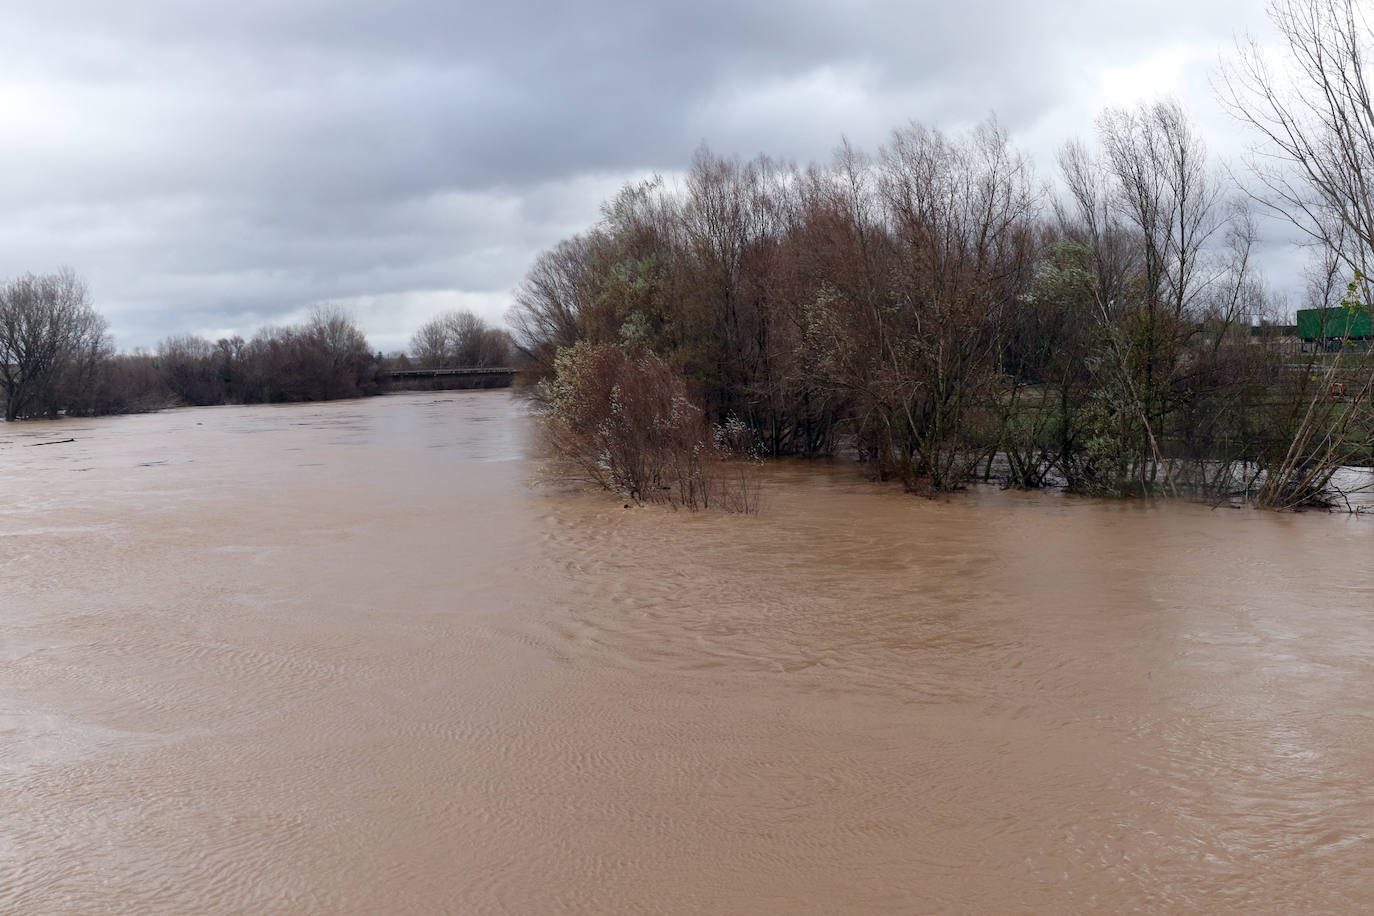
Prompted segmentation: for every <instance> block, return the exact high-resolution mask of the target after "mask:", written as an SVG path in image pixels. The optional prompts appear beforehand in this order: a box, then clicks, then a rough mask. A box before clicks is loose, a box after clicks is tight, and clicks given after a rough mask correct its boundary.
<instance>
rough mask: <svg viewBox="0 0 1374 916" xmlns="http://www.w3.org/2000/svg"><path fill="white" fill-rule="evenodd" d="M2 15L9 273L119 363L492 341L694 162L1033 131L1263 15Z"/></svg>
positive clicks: (818, 8) (779, 7)
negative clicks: (522, 291) (571, 258)
mask: <svg viewBox="0 0 1374 916" xmlns="http://www.w3.org/2000/svg"><path fill="white" fill-rule="evenodd" d="M12 6H14V7H15V8H13V9H7V10H6V13H7V21H6V26H7V27H6V29H5V30H4V33H3V34H0V60H3V61H4V64H3V65H0V113H3V116H4V117H5V119H6V121H7V122H8V123H7V127H8V128H9V129H8V130H7V131H6V133H7V143H6V144H4V145H3V146H0V169H3V170H4V174H6V176H7V177H8V178H9V179H10V180H9V181H8V182H6V183H5V185H4V186H0V207H3V208H4V212H6V213H7V214H8V218H7V220H6V221H5V222H4V224H3V225H0V273H8V274H13V273H19V272H22V271H25V270H44V269H50V268H51V267H53V266H55V265H56V264H59V263H69V264H71V265H73V266H74V267H76V268H77V269H78V270H79V271H81V272H83V273H84V274H86V275H87V277H88V278H89V279H90V281H91V285H92V287H93V289H94V290H95V293H96V296H97V299H98V304H99V305H100V306H101V308H102V309H103V310H104V311H105V312H106V313H107V314H108V315H109V316H110V317H111V320H112V322H113V324H114V325H115V328H116V331H117V332H118V333H119V337H120V341H121V343H124V344H126V345H135V344H140V345H150V344H151V343H153V342H154V341H155V340H156V339H157V338H158V337H160V336H163V335H164V334H166V333H173V332H178V331H182V330H187V329H192V328H204V327H211V326H213V327H216V328H237V329H242V330H251V326H252V325H253V324H254V323H259V322H261V321H263V320H272V318H273V316H282V315H288V314H292V313H294V312H297V311H299V310H300V309H301V308H302V307H304V306H305V305H307V304H308V303H310V302H313V301H320V300H324V299H341V300H358V301H367V302H369V303H372V305H371V306H369V308H370V311H369V320H370V321H374V322H376V325H375V326H369V327H368V330H369V332H370V333H372V334H373V335H374V336H378V337H385V338H387V339H391V340H399V339H402V336H403V332H404V335H408V333H409V329H403V328H401V327H400V325H399V323H400V322H401V321H411V320H414V318H415V310H416V309H422V308H425V307H440V304H441V302H442V301H450V300H452V299H453V297H454V296H459V295H470V296H471V297H472V298H470V300H467V301H473V302H480V303H483V306H482V307H483V308H486V309H487V310H488V315H487V317H489V318H499V312H500V309H499V307H498V306H497V305H495V304H494V303H496V302H497V301H498V300H500V298H501V296H502V294H505V293H507V292H508V291H509V290H510V289H511V288H512V287H513V286H514V285H515V284H516V283H517V282H518V281H519V279H520V276H521V274H522V273H523V270H524V268H525V266H526V265H527V264H528V263H529V260H530V259H531V258H532V256H533V255H534V254H535V253H536V252H537V251H538V250H539V249H540V248H542V247H545V246H547V245H549V244H552V243H553V242H554V241H556V240H557V239H558V238H559V237H561V236H563V235H566V234H567V233H568V232H570V231H575V230H577V229H580V228H582V227H585V226H586V225H587V224H588V223H590V222H591V221H592V220H594V219H595V217H596V214H597V206H598V204H599V202H600V201H601V200H602V199H603V198H604V197H605V196H606V195H607V194H608V193H610V192H612V191H613V190H614V188H615V187H616V185H617V184H618V183H619V182H620V181H621V180H624V179H628V178H630V177H633V176H636V175H640V174H643V173H646V172H651V171H655V170H659V171H665V172H672V171H674V170H677V169H680V168H682V167H683V166H684V164H685V163H686V162H687V160H688V159H689V157H690V155H691V154H692V151H693V150H694V149H695V147H696V146H697V145H698V144H699V143H700V142H701V141H703V140H705V141H707V142H708V143H709V144H710V145H711V146H712V147H713V148H715V149H717V150H719V151H722V152H726V153H739V154H742V155H746V156H747V155H752V154H754V153H756V152H767V153H770V154H773V155H776V156H779V157H781V158H784V159H795V160H801V161H806V160H810V159H817V158H822V159H823V158H826V157H827V156H828V155H829V153H830V151H831V150H832V149H833V148H834V146H835V145H836V144H837V143H838V141H839V139H840V137H841V135H844V134H847V135H849V136H850V137H851V138H852V139H854V140H855V141H856V142H857V143H859V144H860V145H862V146H866V147H869V148H871V147H872V146H874V145H876V144H877V143H880V142H881V141H882V140H883V138H884V137H885V136H886V135H887V134H888V132H889V131H890V130H891V129H892V128H893V127H895V126H898V125H899V124H901V123H904V122H905V121H906V120H907V119H909V118H916V119H919V120H922V121H925V122H928V123H934V124H939V125H942V126H946V127H957V126H959V125H961V124H966V123H969V122H971V121H975V120H979V119H981V118H982V117H984V116H985V115H987V114H988V113H989V112H991V111H996V112H997V114H998V116H999V118H1000V119H1001V120H1002V121H1003V123H1004V124H1006V125H1007V126H1008V127H1010V128H1011V129H1012V130H1013V131H1016V132H1023V131H1024V132H1031V133H1033V132H1034V130H1035V128H1036V125H1037V124H1040V123H1041V122H1042V121H1043V120H1044V118H1045V117H1046V116H1047V112H1050V111H1052V110H1062V109H1063V108H1064V106H1065V105H1068V104H1071V103H1072V102H1073V100H1076V99H1080V98H1082V97H1083V96H1084V95H1085V94H1086V93H1088V92H1089V91H1091V86H1088V85H1086V84H1085V80H1086V79H1088V78H1090V77H1091V74H1093V73H1095V72H1096V71H1097V70H1099V69H1100V68H1101V67H1103V66H1106V65H1109V64H1111V63H1113V62H1116V61H1129V60H1132V59H1135V58H1138V57H1139V56H1141V55H1142V54H1145V53H1148V51H1149V50H1150V49H1152V48H1157V47H1161V46H1163V45H1165V44H1166V43H1169V42H1175V41H1180V40H1186V41H1192V42H1202V43H1207V42H1214V43H1219V42H1224V41H1226V40H1227V36H1228V35H1229V34H1230V31H1231V30H1232V28H1233V27H1234V26H1233V24H1234V23H1236V22H1245V21H1248V20H1254V19H1257V18H1258V12H1257V10H1256V7H1255V4H1254V3H1250V2H1240V0H1236V2H1234V3H1227V4H1203V5H1198V4H1192V5H1185V4H1182V3H1173V2H1172V0H1171V2H1170V3H1156V4H1144V3H1139V4H1126V5H1118V6H1116V7H1114V8H1113V10H1112V21H1111V22H1105V21H1103V19H1104V13H1103V12H1102V11H1103V7H1101V6H1100V5H1098V4H1088V3H1084V2H1060V3H1055V4H1035V5H1022V4H1006V3H1003V2H991V0H979V2H973V3H966V4H962V5H957V6H956V5H952V4H934V3H922V4H912V3H901V2H882V0H868V2H854V3H845V4H836V3H818V2H800V3H788V4H780V3H739V2H738V0H735V2H728V3H727V2H723V0H710V2H700V3H683V4H677V3H675V4H648V3H643V2H629V0H621V2H600V3H589V4H566V3H548V2H536V0H524V2H516V3H508V4H502V5H496V4H480V5H479V4H453V3H447V2H436V0H400V2H393V3H389V4H385V5H384V4H378V3H364V2H358V0H346V2H325V0H307V2H300V0H298V2H293V3H281V2H278V0H273V2H265V0H244V2H238V3H234V4H185V3H182V2H172V0H127V2H125V3H122V4H109V3H105V2H92V0H78V2H68V3H56V2H54V3H49V4H43V5H30V4H22V5H12ZM1197 6H1202V7H1205V8H1203V9H1197V8H1195V7H1197ZM1171 7H1172V9H1173V10H1174V11H1176V12H1178V15H1170V14H1169V10H1170V8H1171ZM1185 11H1186V15H1183V13H1184V12H1185ZM1079 129H1080V131H1081V132H1085V133H1086V132H1087V131H1089V130H1090V129H1091V124H1090V123H1084V124H1082V125H1080V128H1079ZM1060 139H1062V138H1060ZM1046 164H1047V163H1045V162H1043V161H1042V166H1044V165H1046ZM426 290H428V291H434V292H435V295H434V296H427V295H422V294H423V293H424V292H425V291H426ZM442 291H451V293H452V295H451V296H450V298H449V299H448V300H445V299H443V296H441V295H439V294H440V293H441V292H442ZM360 297H361V298H360ZM368 297H370V298H368ZM388 297H391V298H388ZM396 297H403V298H401V299H397V298H396ZM404 297H408V298H404ZM436 297H437V298H436ZM402 301H403V302H404V303H406V305H405V307H404V309H401V308H400V307H399V306H398V307H397V308H398V312H397V315H396V317H395V319H394V320H392V321H390V322H389V319H388V318H387V317H386V309H387V308H388V307H389V306H388V305H387V303H390V302H402ZM388 322H389V323H388Z"/></svg>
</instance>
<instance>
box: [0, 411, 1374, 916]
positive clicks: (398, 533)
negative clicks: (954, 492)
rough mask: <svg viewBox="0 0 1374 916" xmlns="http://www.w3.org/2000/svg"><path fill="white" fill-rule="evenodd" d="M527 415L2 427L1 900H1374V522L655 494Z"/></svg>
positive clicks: (1264, 908) (1202, 906)
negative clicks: (586, 478) (570, 481)
mask: <svg viewBox="0 0 1374 916" xmlns="http://www.w3.org/2000/svg"><path fill="white" fill-rule="evenodd" d="M528 432H529V427H528V420H527V419H526V418H525V417H524V416H523V413H522V409H521V407H520V405H519V404H518V402H515V401H513V400H512V399H511V398H510V397H509V395H508V394H507V393H505V392H472V393H467V392H452V393H438V394H435V393H429V394H412V395H396V396H391V397H387V398H379V399H373V400H369V401H365V402H347V403H336V404H327V405H306V406H290V407H259V408H240V407H227V408H212V409H200V410H182V411H173V412H168V413H163V414H156V415H149V416H136V417H123V418H113V419H108V420H97V421H63V422H58V423H35V424H10V425H8V426H4V427H3V428H0V792H3V799H4V804H3V806H0V912H3V913H16V914H49V913H51V914H67V913H75V914H84V913H103V914H126V913H127V914H156V913H168V914H170V913H215V914H219V913H225V914H227V913H350V914H351V913H357V914H364V913H367V914H372V913H513V914H535V913H588V914H610V913H738V914H772V913H776V914H811V913H814V914H834V913H930V912H969V913H1011V912H1092V911H1096V912H1127V911H1147V912H1234V913H1257V912H1272V913H1296V912H1303V913H1318V912H1323V913H1324V912H1335V913H1362V912H1370V911H1372V910H1374V566H1372V564H1371V558H1372V557H1374V553H1372V552H1371V546H1374V521H1371V520H1370V519H1368V518H1356V517H1349V516H1340V515H1335V516H1328V515H1320V514H1311V515H1273V514H1265V513H1259V512H1253V511H1242V510H1226V509H1221V510H1215V511H1210V510H1208V509H1206V508H1203V507H1198V506H1192V505H1177V504H1166V505H1157V506H1150V505H1146V504H1144V503H1139V502H1130V503H1109V502H1098V501H1092V500H1084V499H1074V498H1067V497H1064V496H1062V495H1055V494H1015V493H1005V492H1000V491H996V490H987V491H980V492H975V493H971V494H965V495H961V496H958V497H955V498H952V499H948V500H944V501H927V500H921V499H915V498H909V497H903V496H901V495H900V494H894V493H892V492H890V491H885V490H880V489H878V488H876V487H874V486H873V485H871V484H868V483H865V482H863V481H861V480H859V479H857V477H856V476H855V475H854V474H853V471H852V470H850V469H846V468H843V467H831V466H826V465H801V464H797V465H787V466H782V467H778V468H772V469H769V471H768V472H767V477H766V482H765V490H764V495H763V498H764V511H763V513H762V514H761V515H758V516H748V517H744V516H727V515H718V514H710V513H701V514H688V513H672V512H670V511H665V510H659V509H652V508H651V509H636V510H629V511H627V510H625V509H623V508H622V507H621V505H620V503H618V502H615V501H613V500H611V499H609V498H607V497H605V496H604V495H598V494H587V493H580V492H574V491H569V490H567V489H566V488H561V487H559V486H557V485H542V486H537V487H532V486H531V485H530V481H531V479H532V478H534V477H536V476H537V475H538V473H539V469H538V465H537V464H536V463H535V462H533V461H531V460H530V459H529V458H528V457H527V451H528V447H529V446H528V443H527V437H528ZM63 440H71V441H63Z"/></svg>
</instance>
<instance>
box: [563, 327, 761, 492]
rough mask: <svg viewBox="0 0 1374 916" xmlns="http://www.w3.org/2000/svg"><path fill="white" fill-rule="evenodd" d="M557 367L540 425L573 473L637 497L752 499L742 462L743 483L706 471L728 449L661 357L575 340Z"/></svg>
mask: <svg viewBox="0 0 1374 916" xmlns="http://www.w3.org/2000/svg"><path fill="white" fill-rule="evenodd" d="M554 369H555V374H554V378H553V381H552V383H551V384H550V387H549V392H548V394H549V397H548V410H547V412H546V414H545V427H546V430H547V432H548V436H549V439H550V441H551V444H552V446H553V449H554V451H555V453H556V454H557V455H558V456H559V457H561V458H562V459H564V460H565V461H567V462H568V463H569V464H571V465H572V466H573V467H574V468H575V469H576V471H577V472H578V476H580V477H583V478H585V479H588V480H590V481H593V482H595V483H596V484H598V485H600V486H602V487H605V488H606V489H608V490H611V491H613V492H615V493H618V494H620V495H621V496H622V497H624V498H626V499H630V500H634V501H636V502H667V503H670V504H672V505H674V506H685V507H687V508H691V509H696V508H705V507H709V506H711V505H716V506H719V507H722V508H727V509H735V510H737V511H753V509H754V508H756V507H757V494H756V486H755V485H750V484H749V481H748V479H747V474H744V472H743V471H742V470H741V481H742V482H743V484H744V485H743V486H742V487H741V486H737V485H735V484H733V483H730V484H726V483H725V482H724V478H723V477H721V476H720V475H714V474H712V473H711V471H712V469H713V468H715V467H716V466H717V465H718V464H719V462H720V461H722V460H723V459H724V458H725V457H727V455H726V453H725V452H724V450H723V449H722V448H721V447H720V446H718V445H717V441H716V436H715V435H714V432H713V430H712V429H711V428H710V425H709V424H708V423H707V422H706V420H705V418H704V416H703V415H702V411H701V408H700V407H698V406H697V405H696V404H694V403H692V401H691V399H690V398H689V397H688V396H687V392H686V388H685V386H684V384H683V380H682V377H681V375H679V374H678V373H677V372H675V371H674V370H673V368H672V367H671V366H669V365H668V364H667V363H665V362H664V361H663V360H662V359H660V358H659V357H657V356H655V355H654V354H653V353H651V352H648V351H640V352H635V353H627V352H625V351H623V350H621V349H620V348H619V347H615V346H612V345H609V344H591V343H579V344H577V345H575V346H572V347H568V348H566V349H564V350H562V351H561V352H560V353H559V354H558V357H557V359H556V360H555V364H554ZM741 490H742V492H738V491H741Z"/></svg>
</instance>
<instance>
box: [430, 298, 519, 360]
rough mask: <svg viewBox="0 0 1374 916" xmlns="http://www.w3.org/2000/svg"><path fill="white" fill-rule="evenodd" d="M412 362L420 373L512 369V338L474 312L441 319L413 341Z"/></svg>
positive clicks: (456, 312)
mask: <svg viewBox="0 0 1374 916" xmlns="http://www.w3.org/2000/svg"><path fill="white" fill-rule="evenodd" d="M410 359H411V360H412V361H413V363H414V364H415V365H416V367H417V368H420V369H469V368H488V367H492V366H509V365H510V359H511V340H510V335H509V334H508V333H506V332H505V331H504V330H502V329H501V328H493V327H490V326H488V325H487V323H486V322H485V321H483V320H482V319H481V318H480V317H478V316H477V315H474V314H473V313H472V312H467V311H462V310H455V311H449V312H444V313H443V314H441V315H437V316H435V317H434V318H432V319H430V320H429V321H427V322H425V323H424V324H422V325H421V326H420V330H418V331H416V332H415V334H414V336H412V337H411V338H410Z"/></svg>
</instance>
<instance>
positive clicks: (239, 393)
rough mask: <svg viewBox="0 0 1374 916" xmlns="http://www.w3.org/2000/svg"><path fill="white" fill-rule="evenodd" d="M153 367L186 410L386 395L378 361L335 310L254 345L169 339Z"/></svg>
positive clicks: (260, 337)
mask: <svg viewBox="0 0 1374 916" xmlns="http://www.w3.org/2000/svg"><path fill="white" fill-rule="evenodd" d="M153 360H154V363H155V365H156V366H157V367H158V368H159V369H160V370H161V373H162V377H163V382H164V385H165V387H166V389H167V391H168V392H170V393H171V394H172V395H173V396H174V397H175V398H176V399H177V400H178V401H179V402H182V403H185V404H193V405H208V404H253V403H278V402H287V401H324V400H332V399H336V398H355V397H362V396H364V395H371V394H377V393H379V392H380V391H381V389H382V375H381V368H382V367H381V359H380V356H379V355H378V354H375V353H373V352H372V351H371V349H370V348H369V346H368V343H367V338H366V337H365V336H364V335H363V332H362V331H361V330H360V329H359V328H358V326H357V325H356V324H355V323H354V321H353V320H352V319H351V318H350V317H349V316H348V315H347V314H345V313H344V312H342V311H340V310H338V309H334V308H317V309H315V310H314V311H313V312H312V313H311V315H310V318H309V319H308V320H307V321H306V322H305V323H304V324H301V325H295V326H287V327H279V328H266V329H263V330H261V331H259V332H258V333H257V334H255V335H254V336H253V337H252V338H251V339H249V340H244V339H243V338H242V337H238V336H235V337H231V338H223V339H220V340H218V341H216V342H215V343H211V342H210V341H208V340H206V339H205V338H203V337H198V336H195V335H191V334H185V335H181V336H177V337H169V338H167V339H166V340H164V341H162V343H160V344H159V345H158V348H157V353H156V355H155V357H153Z"/></svg>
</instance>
